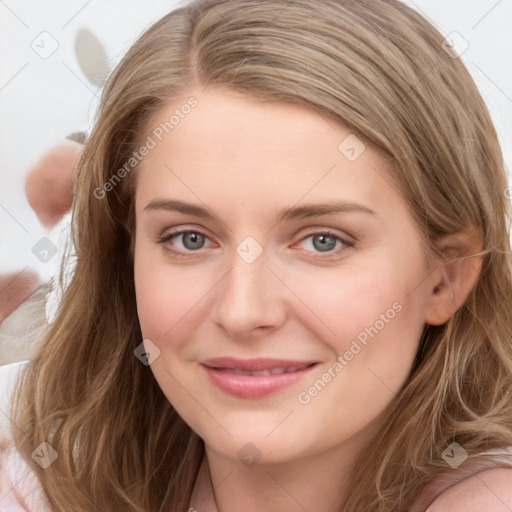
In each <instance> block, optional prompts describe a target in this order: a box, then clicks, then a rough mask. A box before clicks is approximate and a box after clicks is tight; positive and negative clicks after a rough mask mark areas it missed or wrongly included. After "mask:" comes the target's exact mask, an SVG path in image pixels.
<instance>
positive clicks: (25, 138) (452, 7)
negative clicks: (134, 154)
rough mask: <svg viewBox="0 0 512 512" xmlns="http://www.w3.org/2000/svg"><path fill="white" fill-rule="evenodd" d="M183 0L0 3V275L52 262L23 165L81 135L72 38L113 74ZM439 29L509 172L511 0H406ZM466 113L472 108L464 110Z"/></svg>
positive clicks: (89, 90) (84, 118)
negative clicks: (470, 82) (90, 43)
mask: <svg viewBox="0 0 512 512" xmlns="http://www.w3.org/2000/svg"><path fill="white" fill-rule="evenodd" d="M182 3H183V2H177V1H164V0H150V1H145V2H142V1H141V0H123V1H121V0H109V1H106V0H103V1H100V0H88V1H87V0H72V1H70V0H66V1H65V0H44V1H41V0H2V1H1V2H0V51H1V55H2V59H1V61H0V120H1V121H0V130H1V132H0V272H2V273H3V272H7V271H15V270H20V271H21V270H23V269H24V268H27V267H28V268H32V269H34V270H36V271H37V272H38V273H39V274H41V276H42V277H43V278H45V279H47V278H49V277H51V276H52V275H54V273H55V272H56V271H57V265H58V263H59V261H58V260H59V258H57V257H54V258H53V259H51V260H50V261H49V262H47V263H42V262H40V261H39V260H38V259H37V258H36V257H35V256H34V255H33V254H32V247H33V246H34V244H35V243H36V242H38V241H39V240H40V239H41V237H43V236H48V237H49V238H50V239H51V240H52V241H53V242H54V243H55V244H57V245H59V240H60V236H61V232H62V230H63V229H65V226H66V220H64V221H63V222H61V223H60V224H59V225H57V227H56V228H54V229H52V230H51V231H47V230H45V229H44V228H43V227H42V226H41V225H40V224H39V222H38V220H37V217H36V216H35V214H34V213H33V212H32V210H31V208H30V207H29V205H28V203H27V201H26V198H25V194H24V189H23V183H24V177H25V174H26V173H27V171H28V170H29V168H30V166H31V165H32V164H33V163H34V162H35V161H36V160H37V159H38V158H39V157H40V156H41V155H42V154H43V153H44V152H45V151H47V150H48V149H49V148H50V147H51V146H52V145H54V144H56V143H58V142H60V141H61V140H62V139H63V138H64V137H65V136H66V135H68V134H70V133H72V132H74V131H79V130H85V129H89V128H90V125H91V121H92V119H93V116H94V113H95V110H96V107H97V102H98V97H99V90H98V88H96V87H94V86H92V85H91V84H90V83H89V82H87V80H86V79H85V77H84V76H83V74H82V72H81V70H80V67H79V65H78V62H77V59H76V56H75V53H74V41H75V37H76V34H77V31H78V30H80V29H81V28H84V27H85V28H89V29H90V30H92V31H93V32H94V33H95V35H96V36H97V37H98V38H99V39H100V40H101V41H102V43H103V44H104V46H105V48H106V50H107V53H108V56H109V58H110V62H111V66H112V67H113V66H114V65H115V64H116V63H117V62H118V60H119V59H120V57H121V56H122V55H123V53H124V52H125V51H126V50H127V49H128V47H129V46H130V45H131V44H132V43H133V42H134V41H135V39H136V38H137V37H138V36H139V35H140V34H141V33H142V32H143V31H144V29H145V28H147V27H148V26H149V25H150V24H151V23H152V22H154V21H156V20H157V19H159V18H160V17H161V16H163V15H164V14H165V13H167V12H168V11H170V10H172V9H174V8H175V7H177V6H178V5H181V4H182ZM405 3H407V4H409V5H410V6H412V7H413V8H415V9H417V10H418V11H420V12H421V13H422V14H423V15H424V16H426V17H427V18H428V19H429V20H430V21H431V22H432V23H433V24H434V25H435V26H436V27H437V28H438V29H439V30H440V32H441V33H442V34H443V35H445V36H448V35H449V34H451V33H453V32H454V31H455V32H458V33H459V34H460V35H461V36H462V37H463V38H464V39H465V40H466V41H467V42H468V43H469V48H468V50H467V51H466V52H465V53H464V54H463V55H462V60H463V61H464V62H465V64H466V66H467V67H468V69H469V71H470V73H471V74H472V75H473V77H474V79H475V81H476V83H477V85H478V87H479V89H480V91H481V93H482V95H483V97H484V99H485V101H486V103H487V104H488V106H489V109H490V111H491V115H492V116H493V119H494V122H495V125H496V128H497V130H498V133H499V136H500V140H501V143H502V147H503V150H504V153H505V159H506V162H507V166H508V169H511V168H512V0H499V1H498V0H469V1H468V0H449V1H447V0H414V1H411V0H408V1H406V2H405ZM43 31H46V32H48V33H50V34H51V36H52V37H53V38H55V40H56V41H57V42H58V44H59V47H58V49H57V50H56V51H55V53H53V54H52V55H51V56H50V57H49V58H48V59H46V60H44V59H42V58H40V57H39V56H38V55H37V54H36V53H35V52H34V51H33V49H32V48H31V43H32V41H33V40H34V39H36V38H37V37H38V36H39V35H40V34H41V32H43ZM468 108H471V106H470V105H468Z"/></svg>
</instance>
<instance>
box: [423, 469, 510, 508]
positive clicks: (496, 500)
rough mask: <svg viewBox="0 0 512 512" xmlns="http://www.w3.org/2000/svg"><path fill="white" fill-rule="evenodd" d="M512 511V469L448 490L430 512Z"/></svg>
mask: <svg viewBox="0 0 512 512" xmlns="http://www.w3.org/2000/svg"><path fill="white" fill-rule="evenodd" d="M511 509H512V468H491V469H486V470H485V471H480V472H479V473H475V474H474V475H471V476H469V477H467V478H465V479H464V480H462V481H460V482H458V483H456V484H455V485H452V486H451V487H449V488H448V489H446V490H445V491H444V492H442V493H441V494H440V495H439V496H438V497H437V498H436V499H435V500H434V501H433V502H432V504H431V505H430V507H428V509H427V510H426V512H458V511H459V510H464V512H508V511H510V510H511Z"/></svg>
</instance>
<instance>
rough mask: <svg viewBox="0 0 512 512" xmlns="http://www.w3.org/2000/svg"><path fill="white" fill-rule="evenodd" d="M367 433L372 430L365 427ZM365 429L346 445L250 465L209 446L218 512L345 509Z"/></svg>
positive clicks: (211, 473) (330, 510) (210, 468)
mask: <svg viewBox="0 0 512 512" xmlns="http://www.w3.org/2000/svg"><path fill="white" fill-rule="evenodd" d="M366 434H368V432H366ZM365 438H366V440H367V439H368V436H367V435H366V436H364V435H363V432H360V433H359V434H358V437H357V439H356V438H354V437H353V438H350V439H348V440H346V441H345V442H344V443H342V444H338V445H336V446H334V447H330V448H329V449H327V450H325V451H323V452H321V453H315V454H313V455H307V454H305V455H302V456H299V457H296V458H293V459H292V460H286V461H270V462H265V458H264V457H263V458H262V459H261V461H259V462H257V463H256V464H255V465H253V466H251V467H247V466H245V465H244V464H243V463H242V462H240V460H238V459H237V458H236V459H234V458H232V457H228V456H226V455H224V454H221V453H219V452H218V451H215V450H214V449H213V448H212V447H210V446H208V445H206V446H205V449H206V456H207V460H208V466H209V472H210V477H211V481H212V484H213V489H214V499H215V503H216V506H217V510H218V512H239V511H240V510H244V512H274V511H276V512H277V511H280V512H282V511H286V512H304V511H305V510H322V512H339V511H340V510H343V504H344V502H345V501H346V498H347V495H348V492H349V489H348V486H349V477H350V471H351V468H352V467H353V464H354V462H355V459H356V457H357V454H358V453H359V451H360V450H361V448H362V447H363V445H364V439H365Z"/></svg>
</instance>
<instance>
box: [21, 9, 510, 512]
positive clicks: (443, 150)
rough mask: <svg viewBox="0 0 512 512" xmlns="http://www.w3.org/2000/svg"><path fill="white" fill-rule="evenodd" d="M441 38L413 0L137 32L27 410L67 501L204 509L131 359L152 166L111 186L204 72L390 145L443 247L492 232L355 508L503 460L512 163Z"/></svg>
mask: <svg viewBox="0 0 512 512" xmlns="http://www.w3.org/2000/svg"><path fill="white" fill-rule="evenodd" d="M443 40H444V37H443V35H441V34H440V33H439V32H438V31H437V30H436V29H435V28H434V27H433V26H432V25H431V24H430V23H428V22H427V21H426V20H425V19H424V18H423V17H422V16H421V15H420V14H418V13H417V12H416V11H414V10H413V9H411V8H409V7H407V6H406V5H404V4H402V3H401V2H399V1H398V0H321V1H314V0H292V1H289V0H243V1H241V0H221V1H219V0H209V1H207V0H204V1H196V2H194V3H192V4H189V5H187V6H184V7H181V8H178V9H176V10H174V11H173V12H171V13H169V14H167V15H166V16H164V17H163V18H162V19H160V20H159V21H158V22H156V23H155V24H154V25H153V26H151V27H150V28H149V29H148V30H147V31H146V32H145V33H144V34H143V35H142V36H141V37H140V38H139V39H138V40H137V42H136V43H135V44H134V45H133V46H132V47H131V48H130V50H129V51H128V53H127V54H126V56H125V57H124V58H123V59H122V61H121V62H120V64H119V65H118V66H117V67H116V69H115V70H114V71H113V73H112V74H111V76H110V77H109V80H108V81H107V83H106V85H105V88H104V91H103V96H102V101H101V106H100V108H99V111H98V118H97V121H96V124H95V128H94V130H93V131H92V133H91V135H90V137H89V139H88V140H87V142H86V144H85V148H84V151H83V153H82V156H81V159H80V162H79V165H78V178H77V182H76V187H75V197H74V202H73V206H72V238H73V243H74V248H75V249H74V250H75V253H74V255H73V257H74V258H75V260H74V265H75V267H74V271H73V274H72V276H71V277H70V280H69V282H68V283H67V284H66V287H65V291H64V294H63V296H62V300H61V303H60V307H59V311H58V314H57V316H56V320H55V322H54V323H53V324H52V325H51V326H50V328H49V329H48V332H47V334H46V335H45V337H44V339H43V342H42V345H41V347H40V349H39V350H38V352H37V354H36V355H35V356H34V357H33V359H32V360H31V361H30V363H29V364H28V365H27V367H26V370H25V371H24V372H23V374H22V376H21V377H22V378H21V379H20V386H19V387H18V392H17V394H16V402H15V404H14V405H15V407H14V409H13V414H14V416H15V417H16V423H17V424H18V426H20V430H18V429H15V430H14V441H15V445H16V447H17V448H18V450H19V451H20V452H21V453H22V454H23V456H24V457H25V459H26V460H27V462H28V463H29V464H30V465H31V467H32V468H33V469H34V471H35V472H36V473H37V476H38V477H39V480H40V481H41V484H42V486H43V489H44V491H45V493H46V495H47V496H48V499H49V501H50V503H51V506H52V507H53V508H54V509H55V510H56V511H66V512H67V511H69V510H73V512H86V511H87V512H90V511H97V510H101V511H105V510H109V511H120V510H123V511H127V512H135V511H137V512H156V511H162V510H165V511H169V512H183V511H184V510H187V508H188V506H189V499H190V496H191V492H192V489H193V485H194V482H195V478H196V475H197V472H198V469H199V466H200V463H201V460H202V457H203V454H204V444H203V441H202V440H201V439H200V438H199V437H198V435H197V434H196V433H195V432H193V431H192V430H191V428H190V427H189V426H188V425H187V424H186V423H185V422H184V421H183V420H182V419H181V417H180V416H179V415H178V414H177V412H176V411H175V410H174V408H173V406H172V405H171V404H170V403H169V401H168V400H167V399H166V397H165V396H164V394H163V392H162V391H161V389H160V388H159V386H158V384H157V382H156V380H155V378H154V377H153V374H152V372H151V370H150V368H148V367H147V366H144V365H143V364H141V363H140V361H139V360H138V359H137V358H136V357H135V356H134V349H135V348H136V347H137V346H138V345H139V344H140V343H141V341H142V335H141V331H140V328H139V324H138V319H137V310H136V301H135V292H134V280H133V234H134V211H133V204H134V191H135V179H134V178H135V173H130V174H128V175H127V176H126V177H125V178H124V179H123V180H121V181H120V182H119V183H117V185H116V186H115V187H113V189H112V190H111V191H110V192H109V193H108V194H106V195H105V197H104V198H103V199H98V198H97V197H95V195H94V191H95V190H96V189H98V188H99V187H102V186H103V184H104V183H106V182H108V181H109V179H111V177H112V175H113V174H114V172H115V171H116V170H118V169H119V168H121V167H122V166H123V165H124V164H125V163H126V161H127V160H128V159H129V158H130V156H131V154H132V152H133V151H134V150H136V149H137V147H138V146H137V143H138V138H140V137H141V136H142V133H143V128H144V127H145V126H146V124H147V122H148V120H149V119H150V118H151V116H153V115H154V114H155V113H156V112H157V111H158V110H160V109H161V108H162V107H163V106H164V105H167V104H169V102H171V101H173V99H174V98H177V97H179V96H180V95H181V94H183V93H186V92H187V91H188V90H190V88H191V87H193V86H196V85H199V86H200V87H203V88H204V87H206V86H213V87H215V86H221V87H227V88H229V89H231V90H235V91H239V92H243V93H246V94H247V95H249V96H251V97H257V98H261V99H263V100H264V101H269V102H291V103H295V104H298V105H302V106H304V107H306V108H309V109H312V110H314V111H315V112H317V113H319V114H321V115H323V116H325V117H328V118H330V119H332V120H334V121H335V122H341V123H343V124H345V125H347V126H349V127H350V128H351V130H352V131H353V132H355V133H357V134H359V135H360V136H361V137H362V138H367V140H370V141H371V142H373V143H374V144H376V145H377V146H379V147H380V148H382V149H384V150H385V151H387V152H388V153H389V155H390V157H391V158H392V159H393V160H394V162H395V163H396V170H395V171H394V174H393V176H392V178H393V180H394V181H395V182H396V183H397V186H398V187H399V188H400V192H401V193H402V195H403V197H404V198H406V200H407V201H408V203H409V204H410V209H411V212H412V214H413V216H414V219H415V221H416V222H417V226H418V230H419V232H420V233H421V234H422V237H424V239H425V240H426V241H427V243H428V244H429V247H431V248H432V249H433V247H434V245H433V244H434V242H435V241H436V240H437V239H438V238H439V237H441V236H443V235H445V234H450V233H456V232H459V231H461V230H463V229H465V228H466V227H467V226H472V227H473V228H474V229H477V230H480V231H481V232H482V234H483V240H484V250H483V253H482V254H483V256H484V260H483V267H482V272H481V274H480V276H479V278H478V280H477V282H476V284H475V286H474V287H473V289H472V291H471V293H470V295H469V297H468V298H467V299H466V301H465V302H464V304H463V305H462V306H461V307H460V308H459V309H458V310H457V311H456V313H455V314H454V315H453V316H452V318H451V319H450V320H449V321H448V322H447V323H445V324H444V325H441V326H425V330H424V335H423V337H422V339H421V344H420V349H419V351H418V354H417V358H416V361H415V363H414V366H413V368H411V373H410V377H409V378H408V380H407V381H406V382H405V384H404V386H403V388H402V389H401V391H400V393H399V394H398V395H397V396H396V397H395V398H394V399H393V400H392V402H391V403H390V404H389V406H388V408H387V416H386V420H385V422H384V423H383V426H382V428H381V430H380V431H379V433H378V435H377V437H376V439H375V440H374V442H373V443H372V444H371V446H369V447H368V448H367V450H366V451H364V452H362V453H360V456H359V458H358V460H357V461H356V464H355V465H354V467H353V472H352V474H351V475H350V478H351V485H350V489H351V491H350V496H349V497H348V498H347V502H346V504H345V506H344V508H343V510H344V512H363V511H371V512H384V511H405V510H409V508H408V507H410V506H411V503H413V502H414V501H415V499H416V498H417V497H418V496H420V495H421V493H422V492H423V491H425V489H427V488H429V487H432V486H437V488H438V489H441V488H443V485H446V483H447V482H448V483H450V482H452V481H453V479H454V478H455V476H454V475H455V474H458V475H461V474H462V475H463V474H464V473H469V472H471V471H472V470H476V469H478V468H485V467H486V466H487V465H489V464H490V461H491V456H490V455H485V454H483V452H485V451H488V450H490V449H497V448H503V447H507V446H510V445H512V406H511V401H510V396H511V391H512V343H511V340H512V308H511V307H510V298H511V296H512V275H511V264H510V261H511V260H510V239H509V232H508V219H509V216H510V211H509V208H510V206H509V202H508V200H507V198H506V196H505V190H506V187H507V182H506V173H505V165H504V161H503V156H502V152H501V149H500V146H499V143H498V138H497V134H496V131H495V128H494V126H493V123H492V121H491V118H490V115H489V112H488V110H487V108H486V105H485V103H484V101H483V100H482V97H481V95H480V94H479V91H478V89H477V87H476V85H475V83H474V81H473V79H472V78H471V76H470V74H469V73H468V71H467V69H466V67H465V66H464V64H463V62H462V61H461V59H460V58H454V56H453V55H450V54H449V53H447V52H446V51H445V50H444V49H443V46H442V43H443ZM192 115H193V114H192ZM70 257H71V256H70ZM22 383H23V385H21V384H22ZM45 441H46V442H48V443H50V445H51V446H53V448H54V449H55V450H56V451H57V452H58V454H59V457H58V459H57V460H56V461H55V462H54V463H53V464H52V465H51V466H50V467H48V468H47V469H45V470H43V469H41V468H40V467H39V466H38V465H37V464H36V463H34V461H32V459H31V457H30V454H31V452H32V451H33V450H34V449H35V447H37V446H38V445H39V444H40V443H42V442H45ZM453 441H456V442H458V443H459V444H460V445H461V446H462V447H463V448H464V449H465V450H466V451H467V452H468V454H469V458H468V459H467V460H466V461H465V462H464V465H463V466H461V468H459V470H460V471H461V472H454V470H453V469H452V468H450V467H449V465H448V464H447V463H446V462H445V461H444V460H443V458H442V457H441V454H442V452H443V450H444V449H445V448H446V447H447V446H448V445H449V444H450V443H451V442H453ZM457 478H458V477H457ZM443 482H444V483H443Z"/></svg>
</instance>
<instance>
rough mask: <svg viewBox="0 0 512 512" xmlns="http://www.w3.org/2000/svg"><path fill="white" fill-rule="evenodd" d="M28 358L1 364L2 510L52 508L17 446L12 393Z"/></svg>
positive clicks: (43, 509) (44, 509)
mask: <svg viewBox="0 0 512 512" xmlns="http://www.w3.org/2000/svg"><path fill="white" fill-rule="evenodd" d="M26 363H27V361H20V362H16V363H11V364H7V365H1V366H0V510H1V511H3V510H5V511H7V510H9V511H10V512H11V511H12V512H26V511H33V512H35V511H38V512H39V511H41V512H42V511H50V508H49V505H48V503H47V502H46V499H45V497H44V495H43V493H42V489H41V487H40V484H39V481H38V480H37V477H36V475H35V474H34V473H33V471H32V470H31V469H30V468H29V467H28V465H27V464H26V462H25V461H24V460H23V458H22V457H21V455H20V454H19V453H18V452H17V451H16V449H15V448H14V446H13V442H12V436H11V430H12V428H13V424H12V423H11V418H10V409H11V399H12V393H13V392H14V389H15V387H16V383H17V381H18V379H17V377H18V373H19V372H20V370H22V369H23V368H24V367H25V365H26Z"/></svg>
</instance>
